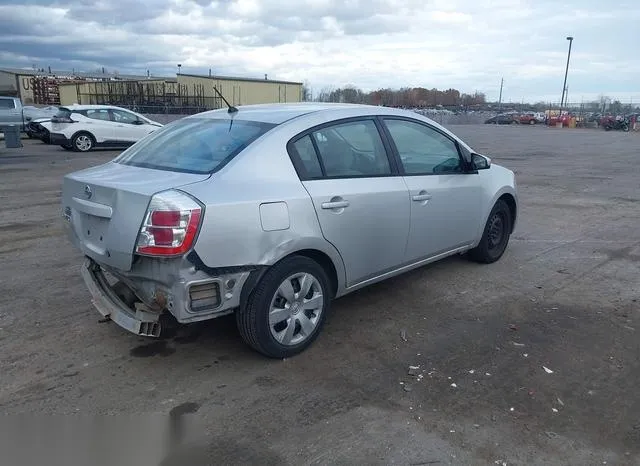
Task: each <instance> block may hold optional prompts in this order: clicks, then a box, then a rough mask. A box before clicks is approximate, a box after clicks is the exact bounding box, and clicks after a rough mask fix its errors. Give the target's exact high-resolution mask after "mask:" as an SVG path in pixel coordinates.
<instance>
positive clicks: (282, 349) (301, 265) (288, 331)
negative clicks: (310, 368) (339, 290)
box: [236, 256, 332, 359]
mask: <svg viewBox="0 0 640 466" xmlns="http://www.w3.org/2000/svg"><path fill="white" fill-rule="evenodd" d="M302 279H305V280H309V281H310V288H309V292H308V293H307V295H306V296H297V292H295V290H296V289H298V290H300V288H299V285H300V281H301V280H302ZM307 283H309V282H307ZM286 284H289V285H290V286H291V288H290V289H289V288H288V286H287V285H286ZM281 290H284V292H283V291H281ZM287 290H289V293H287V292H286V291H287ZM285 294H286V295H289V299H287V298H285ZM331 297H332V296H331V287H330V286H329V279H328V278H327V274H326V272H325V271H324V269H323V268H322V267H321V266H320V265H319V264H318V263H317V262H315V261H313V260H312V259H309V258H307V257H303V256H291V257H288V258H286V259H283V260H282V261H281V262H279V263H277V264H275V265H274V266H272V267H271V268H270V269H269V270H268V271H267V272H266V273H265V274H264V276H263V277H262V279H261V280H260V281H259V282H258V284H257V285H256V287H255V289H254V290H253V292H252V293H251V295H250V296H249V299H248V300H247V304H246V306H245V307H244V308H241V309H239V310H238V311H236V324H237V326H238V331H239V332H240V335H241V336H242V339H243V340H244V341H245V343H247V345H249V346H250V347H251V348H253V349H254V350H256V351H258V352H259V353H262V354H263V355H265V356H267V357H270V358H276V359H283V358H288V357H291V356H294V355H296V354H299V353H301V352H302V351H304V350H305V349H307V348H308V347H309V346H310V345H311V344H312V343H313V342H314V340H315V339H316V338H317V336H318V334H319V333H320V331H321V330H322V326H323V324H324V321H325V318H326V316H327V313H328V312H329V307H330V304H331ZM304 303H307V305H308V307H307V308H306V309H305V307H303V306H304V305H305V304H304ZM309 303H313V304H311V305H309ZM291 309H294V310H293V311H291ZM270 316H275V318H271V319H270ZM278 318H282V320H281V321H278V320H277V319H278ZM303 324H304V325H305V326H307V327H308V328H307V331H306V332H305V329H304V328H303V326H302V325H303ZM309 324H311V325H312V327H311V326H309ZM287 340H288V342H287Z"/></svg>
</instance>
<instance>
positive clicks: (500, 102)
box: [498, 78, 504, 112]
mask: <svg viewBox="0 0 640 466" xmlns="http://www.w3.org/2000/svg"><path fill="white" fill-rule="evenodd" d="M503 84H504V78H501V79H500V97H499V98H498V112H500V109H501V108H502V85H503Z"/></svg>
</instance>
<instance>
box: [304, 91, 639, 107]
mask: <svg viewBox="0 0 640 466" xmlns="http://www.w3.org/2000/svg"><path fill="white" fill-rule="evenodd" d="M303 99H304V100H305V101H312V100H313V101H316V102H341V103H352V104H369V105H384V106H387V107H412V108H414V107H437V106H440V105H441V106H443V107H450V108H452V107H458V108H460V107H464V108H487V107H494V108H495V107H496V106H497V103H496V102H492V103H490V102H487V101H486V98H485V95H484V94H483V93H482V92H475V93H473V94H465V93H461V92H460V91H458V90H457V89H447V90H439V89H435V88H434V89H425V88H423V87H411V88H410V87H404V88H401V89H389V88H387V89H378V90H376V91H371V92H364V91H363V90H362V89H359V88H357V87H355V86H345V87H338V88H336V87H325V88H322V89H321V90H320V91H319V92H318V93H317V94H316V95H312V92H311V88H310V87H309V86H308V84H305V85H304V86H303ZM567 106H568V107H569V108H570V109H573V110H580V111H582V112H598V113H605V112H609V113H614V114H623V113H631V112H634V111H638V106H637V105H636V106H633V105H631V104H623V103H622V102H620V101H619V100H613V99H611V98H610V97H607V96H604V95H602V96H600V97H599V99H598V100H594V101H592V102H581V103H579V104H577V103H569V104H568V105H566V104H565V108H566V107H567ZM501 107H502V108H503V109H505V110H506V109H509V108H512V107H513V109H516V108H517V109H519V110H523V111H540V112H543V111H545V110H548V109H552V108H557V107H558V102H536V103H534V104H531V103H528V104H527V103H522V104H513V103H507V102H502V105H501Z"/></svg>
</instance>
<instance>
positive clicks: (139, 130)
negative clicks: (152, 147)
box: [109, 109, 150, 144]
mask: <svg viewBox="0 0 640 466" xmlns="http://www.w3.org/2000/svg"><path fill="white" fill-rule="evenodd" d="M109 111H110V112H111V116H112V118H113V121H114V123H115V126H116V128H115V131H116V137H117V140H118V141H119V142H126V143H130V144H131V143H134V142H137V141H139V140H140V139H142V138H143V137H145V136H146V135H147V134H148V133H149V132H150V131H149V128H148V127H147V125H145V124H143V123H142V120H140V119H138V117H137V116H136V115H135V114H134V113H131V112H127V111H126V110H119V109H118V110H116V109H111V110H109Z"/></svg>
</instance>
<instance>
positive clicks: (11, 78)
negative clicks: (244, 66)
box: [0, 68, 303, 113]
mask: <svg viewBox="0 0 640 466" xmlns="http://www.w3.org/2000/svg"><path fill="white" fill-rule="evenodd" d="M214 87H215V88H216V89H217V90H218V91H219V92H220V93H221V94H222V95H223V96H224V98H225V99H227V101H228V102H229V103H230V104H232V105H250V104H261V103H277V102H283V103H284V102H300V101H302V100H303V89H302V83H300V82H291V81H280V80H272V79H268V76H267V75H265V76H264V79H256V78H246V77H230V76H216V75H212V74H211V73H210V74H209V75H196V74H183V73H180V74H178V75H177V76H176V77H155V76H151V75H150V74H147V76H136V75H121V74H119V73H107V72H102V73H100V72H98V73H82V72H76V71H75V70H74V71H51V70H50V69H49V70H44V69H37V70H27V69H12V68H0V95H9V96H14V97H20V99H21V100H22V102H23V104H25V105H34V104H35V105H71V104H74V103H79V104H110V105H119V106H123V107H129V108H135V109H137V110H138V111H141V112H149V113H155V112H159V113H195V112H199V111H203V110H209V109H215V108H220V107H222V106H223V105H224V102H223V101H222V99H221V98H220V97H219V96H218V94H217V93H216V91H215V90H214Z"/></svg>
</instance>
